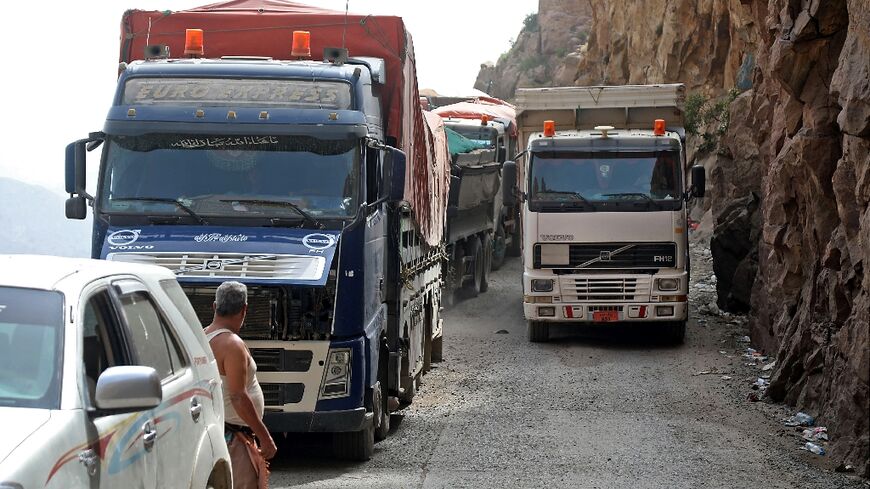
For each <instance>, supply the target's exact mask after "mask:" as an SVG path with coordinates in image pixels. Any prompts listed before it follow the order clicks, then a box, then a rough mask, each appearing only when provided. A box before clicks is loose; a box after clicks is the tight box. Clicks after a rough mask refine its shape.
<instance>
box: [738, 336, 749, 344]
mask: <svg viewBox="0 0 870 489" xmlns="http://www.w3.org/2000/svg"><path fill="white" fill-rule="evenodd" d="M737 341H739V342H740V343H749V342H750V341H752V338H750V337H748V336H741V337H740V338H737Z"/></svg>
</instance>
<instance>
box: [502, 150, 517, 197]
mask: <svg viewBox="0 0 870 489" xmlns="http://www.w3.org/2000/svg"><path fill="white" fill-rule="evenodd" d="M501 196H502V202H503V203H504V205H505V206H507V207H513V206H515V205H517V163H516V162H515V161H510V160H508V161H505V162H504V165H502V167H501Z"/></svg>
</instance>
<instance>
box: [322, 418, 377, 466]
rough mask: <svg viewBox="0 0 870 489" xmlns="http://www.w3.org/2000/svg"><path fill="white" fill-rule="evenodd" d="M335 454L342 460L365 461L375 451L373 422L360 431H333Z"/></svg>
mask: <svg viewBox="0 0 870 489" xmlns="http://www.w3.org/2000/svg"><path fill="white" fill-rule="evenodd" d="M332 448H333V451H334V452H335V456H336V457H337V458H340V459H342V460H356V461H360V462H365V461H367V460H368V459H370V458H372V454H373V453H374V451H375V427H374V425H373V424H371V425H369V426H368V427H366V428H363V429H362V430H360V431H348V432H345V433H335V434H334V435H333V438H332Z"/></svg>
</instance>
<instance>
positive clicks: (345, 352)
mask: <svg viewBox="0 0 870 489" xmlns="http://www.w3.org/2000/svg"><path fill="white" fill-rule="evenodd" d="M327 359H328V360H327V362H326V369H325V370H324V372H323V382H321V387H320V398H321V399H329V398H333V397H345V396H348V395H350V360H351V350H350V348H340V349H335V350H330V351H329V356H328V357H327Z"/></svg>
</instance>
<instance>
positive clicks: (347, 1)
mask: <svg viewBox="0 0 870 489" xmlns="http://www.w3.org/2000/svg"><path fill="white" fill-rule="evenodd" d="M349 7H350V0H344V30H343V31H341V49H345V48H347V45H346V44H345V42H344V39H345V37H347V11H348V8H349Z"/></svg>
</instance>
